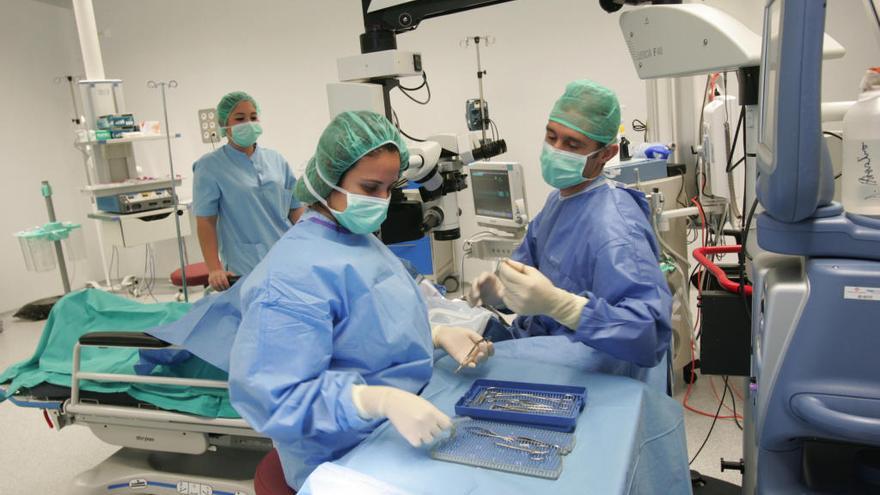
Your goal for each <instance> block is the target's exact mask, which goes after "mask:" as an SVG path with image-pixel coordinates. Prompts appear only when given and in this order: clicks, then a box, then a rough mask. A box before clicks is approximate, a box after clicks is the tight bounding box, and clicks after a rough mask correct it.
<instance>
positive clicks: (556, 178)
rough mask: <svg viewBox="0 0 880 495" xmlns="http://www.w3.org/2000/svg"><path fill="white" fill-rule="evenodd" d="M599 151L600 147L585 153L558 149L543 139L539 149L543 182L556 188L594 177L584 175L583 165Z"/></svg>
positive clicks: (576, 183) (570, 185) (579, 182)
mask: <svg viewBox="0 0 880 495" xmlns="http://www.w3.org/2000/svg"><path fill="white" fill-rule="evenodd" d="M600 151H602V148H599V149H598V150H596V151H594V152H592V153H589V154H587V155H579V154H577V153H572V152H570V151H562V150H558V149H556V148H554V147H553V146H551V145H550V144H549V143H547V142H546V141H545V142H544V149H543V150H542V151H541V175H542V176H543V177H544V182H546V183H547V184H548V185H550V186H551V187H555V188H556V189H565V188H567V187H572V186H576V185H578V184H581V183H584V182H586V181H588V180H591V179H595V178H596V177H592V178H590V177H584V167H585V166H586V165H587V160H589V159H590V157H592V156H593V155H595V154H596V153H598V152H600ZM599 173H600V174H601V173H602V172H601V171H600V172H599ZM597 177H598V176H597Z"/></svg>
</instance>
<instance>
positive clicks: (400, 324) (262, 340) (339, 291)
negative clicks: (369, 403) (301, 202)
mask: <svg viewBox="0 0 880 495" xmlns="http://www.w3.org/2000/svg"><path fill="white" fill-rule="evenodd" d="M240 283H242V282H240ZM241 309H242V311H243V314H242V321H241V325H240V327H239V329H238V334H237V335H236V337H235V342H234V344H233V346H232V352H231V355H230V370H229V395H230V398H231V400H232V404H233V406H234V407H235V409H236V410H237V411H238V412H239V413H240V414H241V415H242V417H244V418H245V419H246V420H247V421H248V423H249V424H250V425H251V426H252V427H253V428H254V429H255V430H256V431H258V432H260V433H263V434H265V435H266V436H268V437H270V438H271V439H272V440H273V441H274V443H275V446H276V448H277V449H278V453H279V455H280V457H281V463H282V466H283V467H284V474H285V478H286V479H287V483H288V484H289V485H290V486H292V487H294V488H297V487H299V486H301V485H302V483H303V481H304V480H305V478H306V476H307V475H308V474H309V473H310V472H311V471H312V470H313V469H314V468H315V467H317V465H318V464H320V463H322V462H324V461H329V460H333V459H337V458H339V457H341V456H342V455H343V454H345V453H346V452H348V451H349V450H350V449H351V448H353V447H354V446H355V445H357V444H358V443H360V442H361V441H362V440H363V439H364V438H366V436H367V435H368V434H369V433H370V432H371V431H372V430H373V429H374V428H375V427H376V426H377V425H378V423H379V422H378V421H366V420H364V419H362V418H361V417H360V416H359V415H358V413H357V410H356V409H355V407H354V404H353V403H352V399H351V387H352V385H357V384H366V385H387V386H391V387H396V388H399V389H403V390H407V391H409V392H412V393H418V392H419V391H420V390H421V389H422V388H423V387H424V386H425V385H426V384H427V383H428V380H429V379H430V377H431V371H432V353H433V345H432V343H431V329H430V326H429V323H428V309H427V307H426V306H425V302H424V301H423V299H422V296H421V293H420V292H419V290H418V287H417V286H416V284H415V281H414V280H413V278H412V277H411V276H410V275H409V274H408V273H407V271H406V270H405V269H404V267H403V265H402V264H401V263H400V261H399V260H398V259H397V257H395V256H394V254H392V253H391V251H389V250H388V248H386V247H385V246H384V245H383V244H382V243H381V242H380V241H379V240H378V239H377V238H376V237H374V236H372V235H355V234H351V233H349V232H348V231H347V230H346V229H344V228H342V227H339V226H337V225H336V224H335V223H333V222H331V221H330V220H327V219H326V218H325V217H323V216H321V215H320V214H318V213H315V212H313V211H311V212H308V213H306V214H305V215H304V216H303V218H302V219H301V220H300V221H299V222H298V223H297V224H296V225H295V226H294V227H293V228H292V229H290V230H289V231H288V232H287V233H286V234H285V235H284V236H283V237H282V238H281V239H280V240H279V241H278V242H277V243H276V244H275V246H274V247H273V248H272V249H271V250H270V251H269V254H268V255H267V256H266V258H265V259H264V260H263V261H262V262H260V264H259V265H257V267H256V268H255V269H254V271H253V272H251V274H250V275H249V276H248V277H247V278H246V279H245V280H243V283H242V287H241Z"/></svg>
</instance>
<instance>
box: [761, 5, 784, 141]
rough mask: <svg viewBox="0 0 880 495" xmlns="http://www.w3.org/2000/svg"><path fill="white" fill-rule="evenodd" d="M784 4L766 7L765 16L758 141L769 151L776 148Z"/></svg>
mask: <svg viewBox="0 0 880 495" xmlns="http://www.w3.org/2000/svg"><path fill="white" fill-rule="evenodd" d="M782 2H783V0H776V1H774V2H772V3H770V4H769V5H767V7H766V14H765V16H764V23H765V26H764V58H763V67H761V73H762V75H763V81H762V84H761V118H760V121H759V135H758V141H759V142H760V143H761V144H762V145H764V146H765V147H766V149H767V150H768V151H771V152H772V151H773V150H774V149H775V148H776V125H777V118H778V117H777V115H776V112H777V108H776V105H777V92H778V91H779V55H780V48H781V37H782Z"/></svg>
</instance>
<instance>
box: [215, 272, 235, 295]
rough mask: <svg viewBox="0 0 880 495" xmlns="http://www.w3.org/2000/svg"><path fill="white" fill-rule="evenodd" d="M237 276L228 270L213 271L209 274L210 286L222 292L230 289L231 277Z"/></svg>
mask: <svg viewBox="0 0 880 495" xmlns="http://www.w3.org/2000/svg"><path fill="white" fill-rule="evenodd" d="M232 275H235V274H234V273H232V272H227V271H226V270H211V271H210V272H208V285H210V286H211V288H212V289H214V290H216V291H222V290H226V289H228V288H229V277H230V276H232Z"/></svg>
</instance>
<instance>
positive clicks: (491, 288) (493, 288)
mask: <svg viewBox="0 0 880 495" xmlns="http://www.w3.org/2000/svg"><path fill="white" fill-rule="evenodd" d="M503 292H504V286H503V285H501V281H499V280H498V277H497V276H495V274H494V273H492V272H483V273H481V274H480V275H479V276H478V277H477V278H476V279H474V281H473V282H471V289H470V290H469V291H468V293H467V295H466V296H465V299H467V302H468V303H470V305H471V307H474V306H482V305H487V306H493V307H497V306H501V304H502V302H503V301H502V298H501V294H502V293H503Z"/></svg>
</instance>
